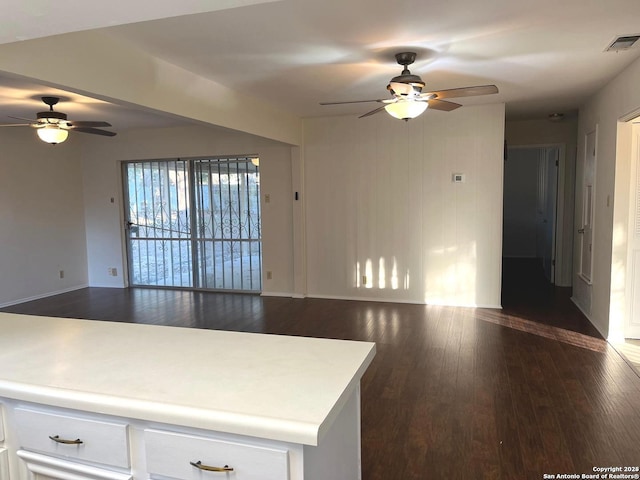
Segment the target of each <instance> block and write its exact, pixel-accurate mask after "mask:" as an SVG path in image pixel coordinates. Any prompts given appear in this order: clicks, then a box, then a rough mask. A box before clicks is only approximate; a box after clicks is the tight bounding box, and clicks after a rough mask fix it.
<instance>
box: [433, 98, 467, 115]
mask: <svg viewBox="0 0 640 480" xmlns="http://www.w3.org/2000/svg"><path fill="white" fill-rule="evenodd" d="M428 102H429V108H430V109H433V110H442V111H443V112H450V111H451V110H455V109H456V108H459V107H461V106H462V105H460V104H459V103H453V102H446V101H444V100H436V99H435V98H432V99H431V100H428Z"/></svg>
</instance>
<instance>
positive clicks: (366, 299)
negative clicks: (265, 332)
mask: <svg viewBox="0 0 640 480" xmlns="http://www.w3.org/2000/svg"><path fill="white" fill-rule="evenodd" d="M307 297H308V298H322V299H327V300H349V301H354V302H382V303H406V304H410V305H437V306H442V307H461V308H493V309H500V310H502V305H493V304H486V305H485V304H473V305H469V304H459V305H453V304H447V303H435V302H421V301H418V300H407V299H398V298H385V297H381V298H377V297H376V298H373V297H350V296H336V295H322V294H316V293H308V294H307Z"/></svg>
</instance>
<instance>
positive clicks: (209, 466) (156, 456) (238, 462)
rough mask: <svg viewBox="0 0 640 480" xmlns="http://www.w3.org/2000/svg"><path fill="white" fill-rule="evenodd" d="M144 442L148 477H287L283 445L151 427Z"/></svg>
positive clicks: (265, 479) (270, 479) (185, 479)
mask: <svg viewBox="0 0 640 480" xmlns="http://www.w3.org/2000/svg"><path fill="white" fill-rule="evenodd" d="M144 444H145V450H146V460H147V471H148V472H149V474H150V475H151V477H152V478H153V477H157V476H160V477H172V478H178V479H181V480H200V479H207V478H211V479H212V480H213V479H216V478H219V476H218V475H216V473H218V474H219V473H224V474H225V476H224V478H225V479H229V480H232V479H233V480H235V479H238V480H289V463H288V451H287V450H286V449H279V448H268V447H263V446H258V445H250V444H247V443H238V442H231V441H226V440H221V439H217V438H209V437H203V436H195V435H183V434H179V433H173V432H167V431H161V430H151V429H148V430H145V432H144ZM207 474H209V476H207Z"/></svg>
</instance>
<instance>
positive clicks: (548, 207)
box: [503, 146, 560, 284]
mask: <svg viewBox="0 0 640 480" xmlns="http://www.w3.org/2000/svg"><path fill="white" fill-rule="evenodd" d="M559 157H560V147H559V146H532V147H511V148H509V149H508V154H507V159H506V161H505V168H504V210H503V211H504V224H503V258H504V259H505V260H507V262H509V261H511V260H514V261H515V260H523V261H525V260H526V261H528V262H529V263H531V264H538V265H539V266H540V268H541V270H542V272H543V273H544V276H545V278H546V279H547V281H548V282H549V283H550V284H555V256H556V230H557V229H556V225H557V197H558V195H557V192H558V164H559Z"/></svg>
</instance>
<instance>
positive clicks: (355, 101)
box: [320, 100, 384, 105]
mask: <svg viewBox="0 0 640 480" xmlns="http://www.w3.org/2000/svg"><path fill="white" fill-rule="evenodd" d="M383 101H384V100H352V101H348V102H320V105H344V104H346V103H370V102H383Z"/></svg>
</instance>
